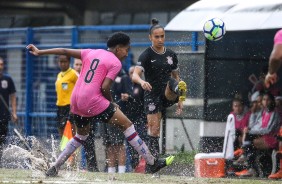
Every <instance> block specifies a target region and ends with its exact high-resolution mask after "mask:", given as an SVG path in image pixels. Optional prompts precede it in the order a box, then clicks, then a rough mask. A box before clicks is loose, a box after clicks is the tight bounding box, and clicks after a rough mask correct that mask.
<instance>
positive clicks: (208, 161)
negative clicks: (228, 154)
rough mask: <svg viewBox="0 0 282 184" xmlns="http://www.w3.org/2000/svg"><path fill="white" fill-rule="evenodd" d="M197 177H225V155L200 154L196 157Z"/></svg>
mask: <svg viewBox="0 0 282 184" xmlns="http://www.w3.org/2000/svg"><path fill="white" fill-rule="evenodd" d="M195 177H198V178H222V177H225V159H224V155H223V153H217V152H216V153H198V154H196V155H195Z"/></svg>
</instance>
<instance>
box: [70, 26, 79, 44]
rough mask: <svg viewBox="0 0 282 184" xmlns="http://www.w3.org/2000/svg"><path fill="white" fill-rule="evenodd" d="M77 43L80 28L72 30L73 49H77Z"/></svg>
mask: <svg viewBox="0 0 282 184" xmlns="http://www.w3.org/2000/svg"><path fill="white" fill-rule="evenodd" d="M77 43H78V28H77V26H75V27H73V28H72V35H71V47H72V48H75V46H76V44H77Z"/></svg>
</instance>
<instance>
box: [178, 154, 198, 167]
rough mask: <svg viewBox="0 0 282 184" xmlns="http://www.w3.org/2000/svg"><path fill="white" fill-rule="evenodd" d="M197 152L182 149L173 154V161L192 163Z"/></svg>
mask: <svg viewBox="0 0 282 184" xmlns="http://www.w3.org/2000/svg"><path fill="white" fill-rule="evenodd" d="M196 154H197V152H196V151H190V152H187V151H182V152H178V153H176V154H175V160H174V162H175V163H181V164H194V157H195V155H196Z"/></svg>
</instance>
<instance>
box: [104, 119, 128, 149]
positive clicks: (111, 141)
mask: <svg viewBox="0 0 282 184" xmlns="http://www.w3.org/2000/svg"><path fill="white" fill-rule="evenodd" d="M104 126H105V127H104V128H105V133H104V135H103V143H104V145H105V146H112V145H122V144H124V141H125V136H124V134H123V132H122V130H121V129H119V128H117V127H116V126H114V125H112V124H108V123H104Z"/></svg>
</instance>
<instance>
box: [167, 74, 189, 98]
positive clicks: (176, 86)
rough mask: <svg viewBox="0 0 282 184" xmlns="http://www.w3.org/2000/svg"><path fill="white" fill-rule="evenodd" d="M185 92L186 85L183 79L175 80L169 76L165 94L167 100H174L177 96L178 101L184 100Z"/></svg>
mask: <svg viewBox="0 0 282 184" xmlns="http://www.w3.org/2000/svg"><path fill="white" fill-rule="evenodd" d="M186 92H187V85H186V83H185V82H184V81H179V82H178V81H176V80H175V79H174V78H170V80H169V81H168V85H167V89H166V92H165V96H166V98H167V99H168V100H169V101H175V99H176V98H177V96H178V97H179V100H180V101H185V99H186Z"/></svg>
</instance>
